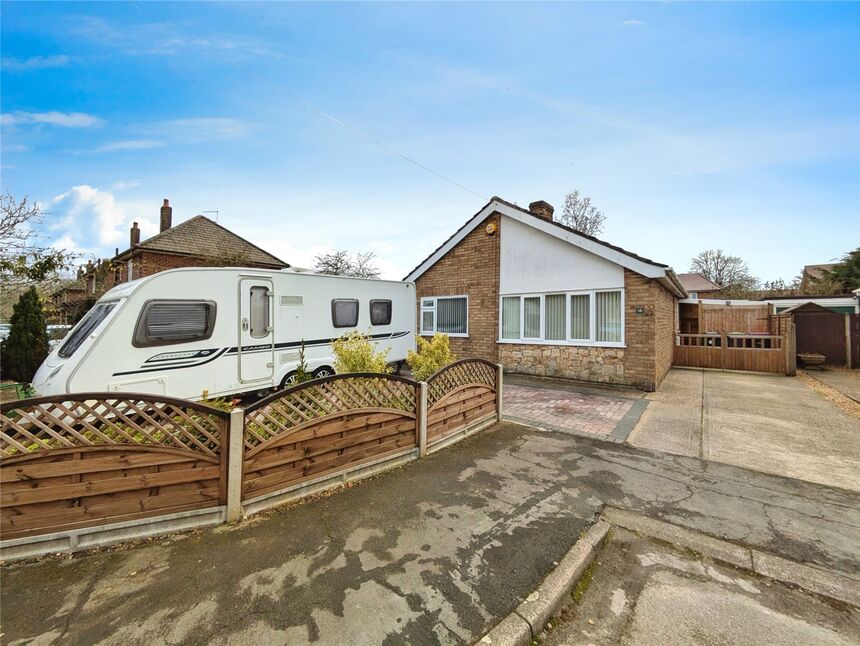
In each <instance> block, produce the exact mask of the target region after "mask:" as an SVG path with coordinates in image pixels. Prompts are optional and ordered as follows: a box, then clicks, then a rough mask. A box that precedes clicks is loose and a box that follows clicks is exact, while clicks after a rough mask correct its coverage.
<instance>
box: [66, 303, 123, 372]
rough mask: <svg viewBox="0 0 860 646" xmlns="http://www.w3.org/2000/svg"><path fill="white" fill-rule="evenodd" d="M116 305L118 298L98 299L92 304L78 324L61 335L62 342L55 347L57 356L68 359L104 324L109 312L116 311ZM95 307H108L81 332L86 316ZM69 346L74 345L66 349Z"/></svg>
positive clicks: (109, 314)
mask: <svg viewBox="0 0 860 646" xmlns="http://www.w3.org/2000/svg"><path fill="white" fill-rule="evenodd" d="M118 305H119V300H112V301H99V302H97V303H96V304H95V305H93V306H92V307H91V308H90V310H89V311H88V312H87V313H86V314H84V316H83V317H82V318H81V320H80V321H78V324H77V325H75V326H74V327H73V328H72V329H71V330H69V331H68V332H67V333H66V336H65V337H63V343H62V344H60V347H59V348H57V356H59V357H60V358H62V359H69V358H71V357H72V356H74V354H75V352H77V351H78V350H80V349H81V346H82V345H83V344H84V342H85V341H86V340H87V338H88V337H89V336H90V335H92V334H95V332H96V330H98V329H99V328H100V327H101V326H102V325H103V324H104V322H105V321H106V320H107V319H108V318H110V316H111V314H112V313H113V312H116V308H117V306H118ZM97 307H105V308H108V310H107V312H105V314H104V316H102V317H101V319H99V321H98V322H97V323H96V324H95V325H93V326H91V327H89V329H87V331H86V332H83V329H84V324H85V323H86V319H87V316H88V315H89V313H90V312H94V311H95V308H97ZM70 346H74V347H71V348H70V349H69V350H66V348H69V347H70Z"/></svg>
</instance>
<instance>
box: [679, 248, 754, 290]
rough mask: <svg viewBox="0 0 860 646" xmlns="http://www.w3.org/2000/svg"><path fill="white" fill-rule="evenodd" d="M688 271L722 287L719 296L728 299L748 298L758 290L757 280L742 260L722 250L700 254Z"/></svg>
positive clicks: (711, 250) (710, 250)
mask: <svg viewBox="0 0 860 646" xmlns="http://www.w3.org/2000/svg"><path fill="white" fill-rule="evenodd" d="M690 271H697V272H699V273H700V274H702V275H704V276H705V277H706V278H707V279H708V280H710V281H711V282H714V283H716V284H717V285H719V286H720V287H722V290H721V291H720V294H721V295H722V296H726V297H729V298H740V297H743V296H748V295H749V293H750V292H752V291H754V290H756V289H758V279H757V278H756V277H755V276H753V275H752V274H751V273H750V269H749V266H748V265H747V263H746V262H744V260H743V258H740V257H738V256H730V255H729V254H727V253H726V252H725V251H723V250H722V249H708V250H706V251H703V252H701V253H700V254H699V255H697V256H696V257H695V258H693V260H692V261H691V263H690Z"/></svg>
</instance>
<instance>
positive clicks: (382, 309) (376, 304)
mask: <svg viewBox="0 0 860 646" xmlns="http://www.w3.org/2000/svg"><path fill="white" fill-rule="evenodd" d="M370 324H371V325H389V324H391V301H388V300H386V301H381V300H379V301H378V300H372V301H370Z"/></svg>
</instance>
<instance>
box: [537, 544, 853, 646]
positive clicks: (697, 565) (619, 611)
mask: <svg viewBox="0 0 860 646" xmlns="http://www.w3.org/2000/svg"><path fill="white" fill-rule="evenodd" d="M580 581H581V583H580V585H579V586H578V589H577V590H576V591H575V598H574V599H571V600H570V601H569V602H568V604H567V606H566V607H565V608H564V609H563V610H562V611H561V612H560V613H559V614H558V615H557V616H556V617H554V618H553V619H552V620H550V622H549V624H550V625H551V626H552V628H547V629H546V630H545V632H544V634H543V636H542V639H541V644H542V646H572V645H573V644H591V645H594V646H609V645H615V644H622V645H624V646H626V645H631V646H632V645H635V646H651V645H654V646H674V645H678V646H688V645H689V644H719V645H720V646H772V645H773V644H781V645H785V646H789V645H791V646H807V645H809V644H818V645H820V646H849V645H853V644H857V643H860V609H858V608H856V607H852V606H848V605H845V604H840V603H835V602H833V601H830V600H828V599H826V598H823V597H819V596H817V595H814V594H811V593H808V592H805V591H804V590H801V589H799V588H795V587H791V586H788V585H785V584H782V583H779V582H778V581H773V580H771V579H768V578H765V577H761V576H757V575H754V574H751V573H749V572H746V571H744V570H740V569H737V568H733V567H731V566H728V565H725V564H722V563H719V562H715V561H713V560H711V559H708V558H706V557H702V556H700V555H698V554H696V553H694V552H691V551H689V550H682V549H678V548H675V547H673V546H671V545H668V544H666V543H663V542H660V541H656V540H653V539H649V538H648V537H643V536H639V535H637V534H634V533H632V532H629V531H626V530H623V529H618V528H613V529H612V530H611V532H610V534H609V539H608V540H607V541H605V542H604V547H603V549H602V550H601V552H600V553H599V554H598V555H597V557H596V560H595V562H594V563H593V564H592V569H591V571H590V572H589V573H588V575H587V576H586V577H583V578H582V579H581V580H580Z"/></svg>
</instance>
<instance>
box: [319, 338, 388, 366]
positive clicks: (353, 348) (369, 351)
mask: <svg viewBox="0 0 860 646" xmlns="http://www.w3.org/2000/svg"><path fill="white" fill-rule="evenodd" d="M332 349H333V351H334V369H335V372H337V373H338V374H342V373H346V372H378V373H381V374H388V373H389V372H391V369H390V368H389V367H388V361H387V357H388V350H387V349H386V350H385V351H384V352H377V351H376V347H375V345H374V343H373V341H371V340H370V337H369V336H367V335H366V334H362V333H361V332H358V331H357V330H356V331H353V332H347V333H346V334H344V335H343V336H342V337H340V338H339V339H337V340H336V341H335V342H334V343H332Z"/></svg>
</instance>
